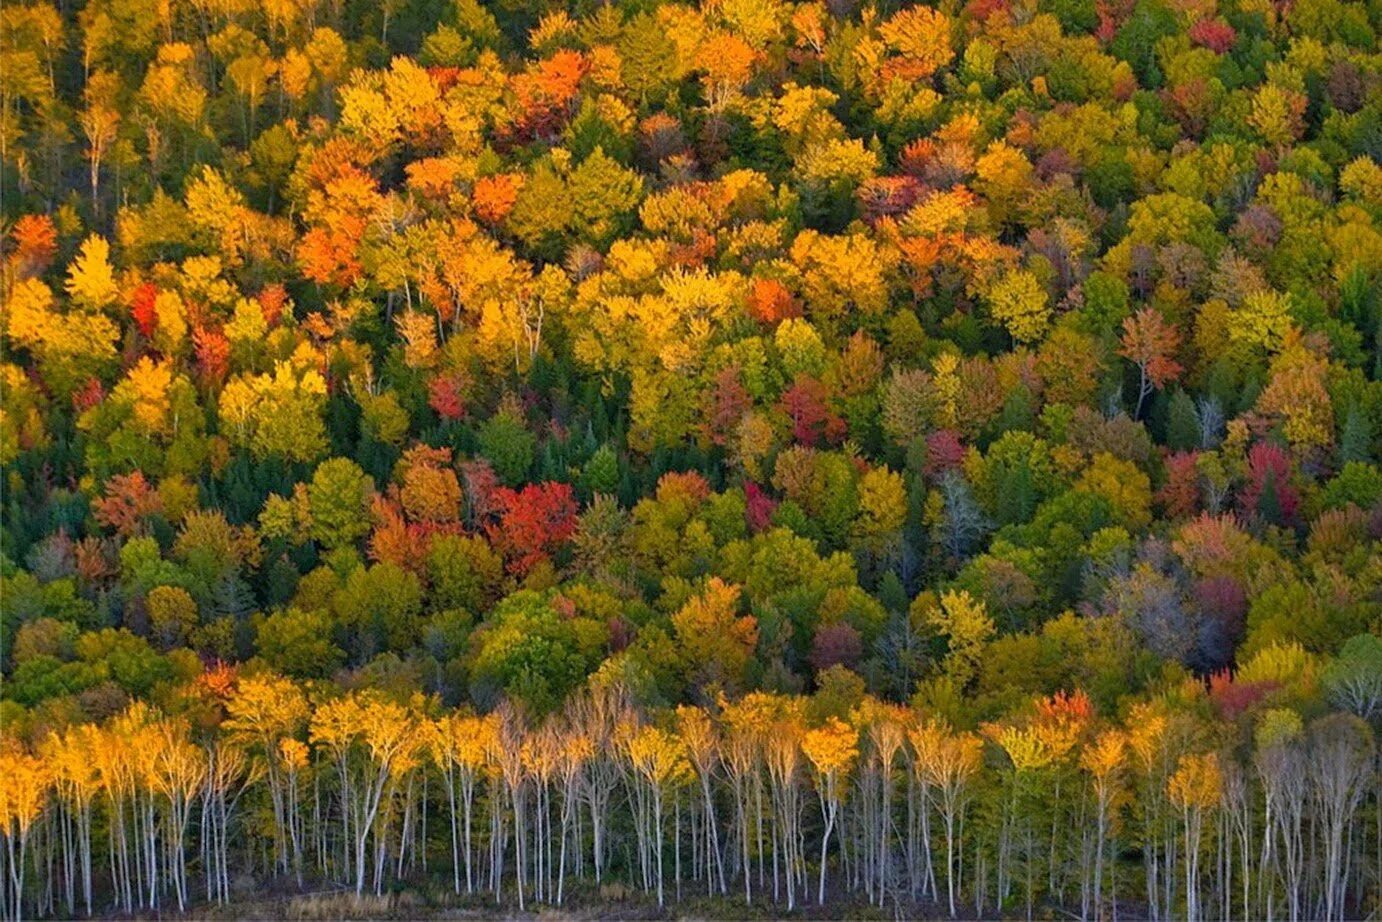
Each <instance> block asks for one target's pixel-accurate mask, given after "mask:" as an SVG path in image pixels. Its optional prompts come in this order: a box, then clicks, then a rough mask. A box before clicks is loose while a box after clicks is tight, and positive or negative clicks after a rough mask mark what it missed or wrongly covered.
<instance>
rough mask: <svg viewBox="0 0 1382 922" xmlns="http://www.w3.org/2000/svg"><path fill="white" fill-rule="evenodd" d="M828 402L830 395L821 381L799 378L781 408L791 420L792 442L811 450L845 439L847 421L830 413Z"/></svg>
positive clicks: (787, 393)
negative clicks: (824, 443) (810, 447)
mask: <svg viewBox="0 0 1382 922" xmlns="http://www.w3.org/2000/svg"><path fill="white" fill-rule="evenodd" d="M828 398H829V393H828V392H827V391H826V389H825V385H824V384H822V383H821V382H820V381H819V380H817V379H816V378H812V377H810V376H809V375H797V377H796V380H795V381H793V382H792V386H791V387H789V388H787V391H786V392H785V393H784V394H783V395H782V400H781V401H780V402H779V404H778V407H779V409H781V410H782V412H784V413H786V414H787V416H788V417H789V418H790V419H791V420H792V438H794V439H796V440H797V441H798V442H800V443H801V444H803V445H811V446H815V445H819V444H820V443H821V442H822V441H828V442H831V443H835V442H838V441H840V439H842V438H844V434H845V421H844V420H843V419H841V418H840V417H839V416H837V415H835V413H833V412H832V411H831V409H830V405H829V404H828V403H827V400H828Z"/></svg>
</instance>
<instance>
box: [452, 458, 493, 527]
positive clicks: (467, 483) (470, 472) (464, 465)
mask: <svg viewBox="0 0 1382 922" xmlns="http://www.w3.org/2000/svg"><path fill="white" fill-rule="evenodd" d="M457 466H458V467H459V468H460V471H461V492H462V493H463V494H464V495H465V503H466V515H467V521H468V522H469V523H470V526H471V527H472V528H478V527H479V525H480V523H481V522H483V521H485V520H486V519H488V518H489V517H490V516H492V515H494V514H495V513H496V512H498V511H499V501H498V499H497V497H496V494H497V493H498V492H499V476H498V475H497V474H495V473H494V468H493V467H491V466H490V463H489V462H488V461H485V460H484V459H475V460H471V461H462V462H461V463H460V464H459V465H457Z"/></svg>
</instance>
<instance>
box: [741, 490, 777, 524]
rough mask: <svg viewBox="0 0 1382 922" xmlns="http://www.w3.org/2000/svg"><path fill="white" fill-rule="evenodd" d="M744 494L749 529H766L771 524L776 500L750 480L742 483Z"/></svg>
mask: <svg viewBox="0 0 1382 922" xmlns="http://www.w3.org/2000/svg"><path fill="white" fill-rule="evenodd" d="M744 496H745V499H746V500H747V503H746V505H747V510H746V512H747V518H748V520H749V531H751V532H755V533H757V532H760V531H767V530H768V529H769V528H771V527H772V524H773V513H774V512H776V511H777V500H775V499H773V498H772V497H771V496H769V495H768V493H767V491H766V490H764V489H763V488H762V487H760V486H759V485H758V484H756V483H754V482H753V481H752V480H750V481H749V482H748V483H746V484H744Z"/></svg>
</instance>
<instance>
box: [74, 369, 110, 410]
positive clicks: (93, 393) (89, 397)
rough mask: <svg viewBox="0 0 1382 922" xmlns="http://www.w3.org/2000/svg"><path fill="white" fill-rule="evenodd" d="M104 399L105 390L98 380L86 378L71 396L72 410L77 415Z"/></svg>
mask: <svg viewBox="0 0 1382 922" xmlns="http://www.w3.org/2000/svg"><path fill="white" fill-rule="evenodd" d="M105 399H106V389H105V388H104V387H102V386H101V380H100V379H99V378H88V379H87V382H86V384H84V385H82V387H81V389H80V390H78V391H76V392H75V393H73V394H72V408H73V409H74V410H76V411H77V412H78V413H82V412H84V411H86V410H89V409H91V408H92V407H94V406H96V404H98V403H100V402H101V401H102V400H105Z"/></svg>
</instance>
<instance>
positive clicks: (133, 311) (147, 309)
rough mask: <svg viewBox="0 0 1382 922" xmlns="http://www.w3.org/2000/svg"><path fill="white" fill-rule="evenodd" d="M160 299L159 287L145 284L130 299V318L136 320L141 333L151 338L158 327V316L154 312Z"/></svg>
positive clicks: (151, 283)
mask: <svg viewBox="0 0 1382 922" xmlns="http://www.w3.org/2000/svg"><path fill="white" fill-rule="evenodd" d="M157 299H158V286H157V285H155V284H154V283H153V282H145V283H144V284H142V285H140V286H139V287H138V288H136V289H135V290H134V294H133V295H132V296H131V297H130V316H131V317H133V318H134V322H135V324H136V325H137V326H138V327H139V332H140V333H143V334H144V336H146V337H149V336H153V335H154V328H155V327H156V326H158V315H157V314H156V313H155V312H154V301H156V300H157Z"/></svg>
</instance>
